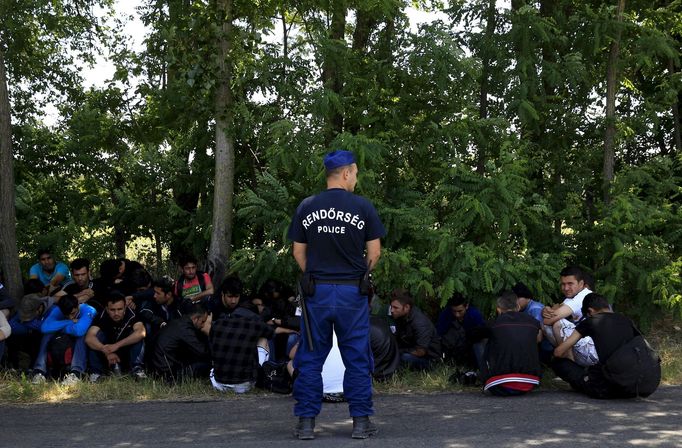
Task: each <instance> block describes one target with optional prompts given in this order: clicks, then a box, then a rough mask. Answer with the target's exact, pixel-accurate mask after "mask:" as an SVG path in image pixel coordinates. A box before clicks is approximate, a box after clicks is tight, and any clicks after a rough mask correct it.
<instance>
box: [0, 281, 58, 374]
mask: <svg viewBox="0 0 682 448" xmlns="http://www.w3.org/2000/svg"><path fill="white" fill-rule="evenodd" d="M40 290H41V291H42V286H41V287H40ZM55 301H56V300H55V298H54V297H50V296H44V297H41V296H40V294H36V293H33V294H26V295H25V296H24V297H23V298H22V299H21V300H20V301H19V306H17V312H16V314H15V315H14V316H12V318H11V319H10V321H9V324H10V326H11V327H12V338H11V339H10V340H8V341H7V348H8V351H9V361H10V365H12V366H13V367H16V368H19V353H22V352H23V353H26V354H28V356H29V359H30V365H33V364H34V363H35V361H36V357H37V356H38V351H39V350H40V341H41V339H42V337H43V333H42V332H41V331H40V327H41V326H42V325H43V321H44V320H45V318H46V317H47V315H48V312H49V311H50V308H51V307H52V305H54V303H55Z"/></svg>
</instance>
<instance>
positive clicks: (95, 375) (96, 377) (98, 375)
mask: <svg viewBox="0 0 682 448" xmlns="http://www.w3.org/2000/svg"><path fill="white" fill-rule="evenodd" d="M88 379H89V380H90V382H91V383H96V382H98V381H99V380H101V379H102V374H101V373H91V374H90V377H89V378H88Z"/></svg>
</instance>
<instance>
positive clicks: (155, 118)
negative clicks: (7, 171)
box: [0, 0, 682, 322]
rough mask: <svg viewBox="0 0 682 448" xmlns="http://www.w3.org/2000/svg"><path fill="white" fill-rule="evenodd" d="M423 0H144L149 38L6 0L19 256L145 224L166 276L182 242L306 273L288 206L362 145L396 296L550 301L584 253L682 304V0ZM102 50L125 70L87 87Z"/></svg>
mask: <svg viewBox="0 0 682 448" xmlns="http://www.w3.org/2000/svg"><path fill="white" fill-rule="evenodd" d="M418 5H419V6H418V7H419V8H420V9H422V10H425V11H428V12H431V13H433V20H431V21H429V22H425V23H422V24H421V25H419V27H418V28H416V29H413V28H411V27H410V26H409V25H410V13H409V11H410V8H411V7H412V3H408V2H403V1H396V0H372V1H355V0H331V1H327V2H317V1H314V0H305V1H297V2H289V1H286V0H277V1H262V2H255V3H254V2H243V1H241V0H216V1H200V0H143V1H141V6H140V7H139V14H140V17H141V19H142V21H143V22H144V24H145V25H146V27H147V30H148V34H147V35H146V36H145V41H144V48H143V49H142V50H140V51H137V50H135V49H134V48H132V47H131V46H130V45H129V44H127V43H126V38H125V35H124V33H123V29H124V28H122V27H121V24H120V23H117V22H116V21H114V20H113V19H111V18H110V19H108V20H105V18H106V17H108V14H111V15H112V17H113V14H114V11H113V10H112V9H107V8H112V6H113V5H112V3H111V2H110V1H104V0H102V1H95V0H62V1H60V2H55V1H50V2H47V1H44V0H33V1H21V2H17V1H13V0H0V12H1V13H0V68H2V67H3V66H4V67H6V76H5V77H6V79H3V80H0V81H2V82H6V83H7V85H8V86H9V88H8V92H9V94H8V100H7V101H8V104H9V109H8V110H9V115H10V116H11V128H10V129H9V130H4V131H3V128H2V127H0V132H2V133H3V135H2V136H1V137H2V138H3V139H7V140H6V141H8V142H10V143H7V144H6V145H5V146H1V147H0V149H2V150H3V151H5V152H6V151H8V149H7V148H11V149H9V150H10V151H11V159H12V160H13V165H14V173H13V174H14V179H13V186H14V197H13V198H15V202H16V221H15V222H14V223H15V224H16V242H17V249H16V253H9V252H11V250H10V249H7V248H5V249H2V247H4V246H0V256H1V257H2V258H3V268H4V269H5V270H8V269H15V268H14V267H12V265H11V264H8V263H7V262H6V261H5V260H7V259H9V258H11V257H18V258H17V260H20V262H21V266H22V268H21V269H22V270H23V272H26V271H27V268H28V265H30V264H31V263H32V262H34V255H33V254H34V252H35V250H36V249H38V248H39V247H43V246H51V247H52V248H53V250H54V251H55V253H57V254H59V255H61V256H62V257H64V258H66V257H75V256H86V257H90V258H92V259H93V260H95V261H101V260H102V259H104V258H107V257H111V256H116V255H125V254H126V248H127V247H129V246H130V244H131V243H132V242H133V241H135V240H139V239H140V238H145V239H147V240H148V241H150V243H149V247H148V248H147V249H146V251H144V252H143V253H142V256H144V259H143V260H142V261H144V262H146V264H147V265H148V266H150V267H152V271H154V269H156V273H157V274H160V273H163V272H167V271H168V269H169V267H168V264H167V260H166V258H167V257H166V256H165V255H164V254H165V253H169V254H170V259H173V258H174V257H176V256H177V255H178V254H180V253H182V252H187V251H191V252H194V253H195V254H197V255H198V256H200V258H204V259H206V260H209V263H208V266H209V267H211V268H212V269H213V268H216V267H217V264H216V263H218V264H219V263H224V266H222V267H220V269H222V270H221V271H220V272H219V273H218V274H217V276H218V277H222V276H223V274H224V273H225V272H231V273H236V274H238V275H239V276H240V277H242V279H243V280H245V281H246V282H247V283H248V284H251V285H252V287H254V288H255V287H258V286H259V285H261V284H262V283H263V282H264V281H265V280H266V279H268V278H276V279H280V280H283V281H285V282H287V283H292V282H293V279H294V278H295V276H296V275H297V267H296V265H295V263H294V260H293V257H291V253H290V251H291V249H290V242H288V241H287V239H286V231H287V228H288V225H289V222H290V219H291V216H292V214H293V210H294V209H295V207H296V205H297V204H298V203H299V202H300V201H301V200H302V199H303V198H304V197H306V196H308V195H310V194H313V193H314V192H315V191H318V190H319V189H321V188H323V186H324V172H323V167H322V163H321V159H322V156H323V155H324V153H326V152H328V151H329V150H332V149H337V148H345V149H349V150H352V151H354V152H355V153H356V155H357V157H358V160H359V164H358V165H359V168H360V181H359V184H358V187H357V189H356V192H357V193H359V194H361V195H363V196H366V197H368V198H369V199H370V200H372V201H373V203H374V204H375V205H376V207H377V209H378V211H379V215H380V216H381V218H382V220H383V222H384V224H385V226H386V228H387V232H388V233H387V236H386V238H385V240H384V241H383V246H384V251H383V255H382V258H381V261H380V263H379V265H378V266H377V269H376V275H375V279H376V282H377V284H378V287H379V289H380V290H381V291H387V290H388V289H390V288H393V287H407V288H409V289H410V290H412V292H413V293H415V295H416V296H417V297H418V298H419V300H420V301H421V304H422V305H424V306H427V307H429V306H431V307H437V306H441V305H442V304H444V303H445V301H446V300H447V299H448V298H449V297H450V296H451V295H452V294H453V293H454V292H456V291H457V292H461V293H464V294H465V295H467V296H468V297H470V298H471V299H472V300H474V302H476V303H477V304H479V305H481V306H482V307H484V308H487V309H490V308H491V307H492V303H493V302H492V298H493V297H495V295H496V294H497V293H498V292H499V291H500V290H501V289H504V288H509V287H510V286H512V285H513V284H514V283H516V282H517V281H523V282H525V283H526V284H527V285H528V286H529V287H530V289H531V290H532V291H534V292H535V294H536V295H537V297H538V298H539V299H540V300H542V301H545V302H551V301H552V300H555V299H556V298H557V297H556V296H557V295H558V293H559V291H558V289H557V286H556V285H557V276H558V272H559V271H560V270H561V268H562V267H563V266H565V265H567V264H576V265H579V266H582V267H584V268H586V269H587V270H588V271H590V272H593V273H594V276H595V280H596V287H597V289H598V290H599V291H600V292H602V293H603V294H604V295H606V296H607V297H608V298H609V299H610V300H611V301H613V302H614V303H615V305H616V306H617V307H618V308H619V309H621V310H623V311H627V312H630V313H632V314H633V315H634V314H636V315H637V317H639V318H640V319H641V320H642V321H643V322H646V321H648V320H649V319H650V318H651V317H652V315H653V313H654V312H655V310H656V307H660V306H662V307H667V308H671V309H675V310H677V311H682V278H681V277H680V272H682V252H681V250H682V249H681V248H682V244H681V243H682V211H681V208H680V204H681V196H680V192H681V189H680V176H681V175H682V171H681V163H682V151H681V149H682V138H681V134H680V133H681V130H680V101H682V72H681V66H682V61H681V60H680V51H681V49H682V45H681V44H682V19H681V18H682V5H681V4H680V2H678V1H670V0H660V1H653V2H652V1H646V2H645V1H635V0H630V1H625V0H612V1H608V2H597V1H575V0H540V1H536V2H529V1H525V0H512V1H511V2H510V3H508V4H498V2H496V1H494V0H486V1H483V0H478V1H469V0H467V1H449V2H446V3H440V2H418ZM95 7H98V8H104V9H102V11H105V14H104V15H101V14H100V15H99V16H97V15H95V14H93V13H92V11H93V8H95ZM107 11H108V12H107ZM41 24H43V26H41ZM98 48H100V49H106V53H107V54H109V57H110V59H111V61H112V62H113V63H114V64H115V65H116V72H115V75H114V77H113V79H111V80H110V81H111V82H110V83H108V84H107V85H105V86H100V87H94V88H89V89H88V88H84V87H83V82H82V79H81V77H80V75H79V70H78V67H79V66H81V65H82V63H87V62H88V61H92V60H93V56H94V54H95V52H96V51H97V49H98ZM101 51H104V50H101ZM79 64H80V65H79ZM2 73H4V71H0V74H2ZM0 93H1V91H0ZM0 100H2V95H0ZM48 103H49V104H53V105H55V106H56V107H57V110H58V117H59V119H58V121H57V123H56V125H52V126H48V125H45V124H44V117H45V113H44V110H45V105H46V104H48ZM0 112H2V108H1V107H0ZM9 196H11V195H9ZM9 199H10V198H8V197H3V198H2V201H9ZM6 205H7V207H9V209H11V208H12V207H13V205H12V204H6ZM12 224H13V223H12V222H11V221H10V222H9V223H8V222H5V221H0V225H2V226H4V229H3V230H7V227H8V226H11V225H12ZM3 250H4V251H3ZM5 276H6V278H13V277H11V276H9V275H8V273H7V272H6V273H5Z"/></svg>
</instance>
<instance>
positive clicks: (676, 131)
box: [668, 59, 682, 154]
mask: <svg viewBox="0 0 682 448" xmlns="http://www.w3.org/2000/svg"><path fill="white" fill-rule="evenodd" d="M668 71H669V72H670V74H673V73H676V72H678V71H679V70H677V69H676V68H675V63H674V62H673V60H672V59H669V60H668ZM681 99H682V93H680V94H678V95H677V101H675V103H674V104H673V106H672V109H673V142H674V145H675V146H674V148H675V152H677V153H678V154H679V153H680V152H682V130H681V129H680V127H681V125H682V124H681V123H680V100H681Z"/></svg>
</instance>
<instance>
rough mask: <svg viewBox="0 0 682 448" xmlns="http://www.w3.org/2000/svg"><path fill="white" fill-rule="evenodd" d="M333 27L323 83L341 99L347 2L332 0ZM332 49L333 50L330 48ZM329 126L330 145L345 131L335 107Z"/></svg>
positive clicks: (327, 141)
mask: <svg viewBox="0 0 682 448" xmlns="http://www.w3.org/2000/svg"><path fill="white" fill-rule="evenodd" d="M330 6H331V11H330V13H331V16H332V19H331V25H330V27H329V40H330V41H332V42H333V44H332V42H329V43H328V44H327V48H326V54H325V55H324V58H323V62H322V82H323V84H324V88H325V90H331V91H332V92H334V93H335V94H336V95H338V96H339V97H340V96H341V89H342V88H343V80H342V75H341V67H340V64H339V59H340V58H341V55H340V54H339V49H340V48H339V47H340V46H341V45H345V41H344V37H345V31H346V2H345V0H331V2H330ZM330 47H331V48H330ZM326 121H327V126H326V130H325V143H327V144H330V143H331V142H332V140H334V138H335V137H336V136H337V135H338V134H339V133H341V132H342V131H343V115H342V114H341V111H339V110H337V109H336V107H335V106H331V107H330V109H329V111H328V112H327V117H326Z"/></svg>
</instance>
